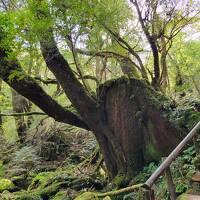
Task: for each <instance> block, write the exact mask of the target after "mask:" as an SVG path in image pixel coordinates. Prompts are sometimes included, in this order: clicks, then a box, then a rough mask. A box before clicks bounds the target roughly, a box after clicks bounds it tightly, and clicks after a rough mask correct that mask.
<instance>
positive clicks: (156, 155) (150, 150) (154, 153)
mask: <svg viewBox="0 0 200 200" xmlns="http://www.w3.org/2000/svg"><path fill="white" fill-rule="evenodd" d="M147 126H148V130H149V132H151V130H152V129H153V127H154V125H153V124H152V123H151V122H150V121H149V122H148V125H147ZM149 135H150V136H151V137H150V136H146V137H145V143H146V149H145V156H146V159H147V160H152V159H153V160H157V161H159V160H160V158H161V157H162V152H159V151H158V149H156V147H155V145H154V139H153V138H152V136H153V134H149Z"/></svg>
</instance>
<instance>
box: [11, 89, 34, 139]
mask: <svg viewBox="0 0 200 200" xmlns="http://www.w3.org/2000/svg"><path fill="white" fill-rule="evenodd" d="M12 105H13V112H14V113H23V112H29V111H30V105H31V104H30V102H29V101H28V100H27V99H25V98H24V97H23V96H21V95H20V94H18V93H17V92H16V91H15V90H13V89H12ZM15 124H16V129H17V133H18V136H19V140H20V142H22V143H23V142H24V139H25V136H26V130H27V128H28V127H29V125H30V119H29V118H28V119H27V120H26V119H25V117H24V116H16V117H15Z"/></svg>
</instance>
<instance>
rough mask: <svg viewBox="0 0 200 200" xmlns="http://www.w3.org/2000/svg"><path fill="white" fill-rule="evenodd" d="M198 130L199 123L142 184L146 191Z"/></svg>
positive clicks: (199, 127) (199, 128)
mask: <svg viewBox="0 0 200 200" xmlns="http://www.w3.org/2000/svg"><path fill="white" fill-rule="evenodd" d="M198 130H200V121H199V122H198V123H197V124H196V126H195V127H194V128H193V129H192V130H191V131H190V132H189V133H188V135H187V136H186V137H185V138H184V139H183V140H182V141H181V142H180V143H179V145H178V146H177V147H176V148H175V149H174V150H173V151H172V152H171V153H170V154H169V156H168V157H167V158H166V159H165V160H164V161H163V163H162V164H161V165H160V166H159V167H158V168H157V169H156V171H155V172H154V173H153V174H152V175H151V176H150V177H149V179H148V180H147V181H146V182H145V183H144V186H145V187H146V188H148V189H150V188H151V187H152V185H153V184H154V183H155V181H156V180H157V179H158V178H159V177H160V176H161V175H162V174H163V173H164V172H165V170H167V169H168V168H169V166H170V165H171V163H172V162H173V161H174V160H175V159H176V157H177V156H178V155H179V154H180V152H181V151H182V150H183V148H184V147H185V145H187V144H188V143H189V141H190V140H191V139H192V138H193V137H194V135H195V134H196V132H197V131H198Z"/></svg>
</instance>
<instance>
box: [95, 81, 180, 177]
mask: <svg viewBox="0 0 200 200" xmlns="http://www.w3.org/2000/svg"><path fill="white" fill-rule="evenodd" d="M98 95H99V101H100V102H101V106H102V107H104V110H105V113H106V122H105V123H106V124H107V127H108V128H109V131H110V132H111V133H112V134H113V136H114V137H115V140H117V141H118V144H119V145H120V148H119V149H121V150H122V151H123V153H122V155H123V156H124V158H122V159H121V160H124V165H121V164H120V163H118V161H117V157H116V156H114V153H113V152H114V151H115V149H112V145H110V143H111V140H112V139H111V137H109V138H107V140H105V142H104V146H107V147H102V148H101V149H106V153H104V158H105V160H106V157H109V162H108V163H107V167H108V168H109V171H110V172H111V174H110V175H111V177H115V176H116V175H118V173H121V172H122V173H125V175H126V177H127V178H130V177H133V176H134V174H135V173H136V172H137V171H139V170H141V169H142V168H143V167H144V165H145V163H147V162H149V161H151V160H159V158H160V157H161V156H166V155H167V154H168V153H169V152H170V151H171V150H172V149H173V148H174V147H175V146H176V145H177V143H178V141H179V140H180V138H181V131H182V130H181V129H178V128H177V126H176V125H175V124H173V123H172V122H171V121H170V120H169V119H170V114H171V112H172V108H171V107H170V102H169V100H168V99H167V98H165V97H164V96H163V95H161V94H159V93H158V92H156V91H155V90H153V89H152V88H151V87H150V86H148V85H147V84H146V83H145V82H143V81H140V80H136V79H129V80H126V79H124V78H121V79H118V80H114V81H110V82H107V83H105V84H104V85H101V86H100V88H99V91H98ZM182 135H183V134H182ZM122 167H124V169H123V168H122Z"/></svg>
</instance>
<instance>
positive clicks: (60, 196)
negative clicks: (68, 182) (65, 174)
mask: <svg viewBox="0 0 200 200" xmlns="http://www.w3.org/2000/svg"><path fill="white" fill-rule="evenodd" d="M51 200H70V198H69V197H68V196H67V195H66V192H65V191H59V192H58V193H57V194H56V195H55V196H54V197H53V198H52V199H51Z"/></svg>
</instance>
